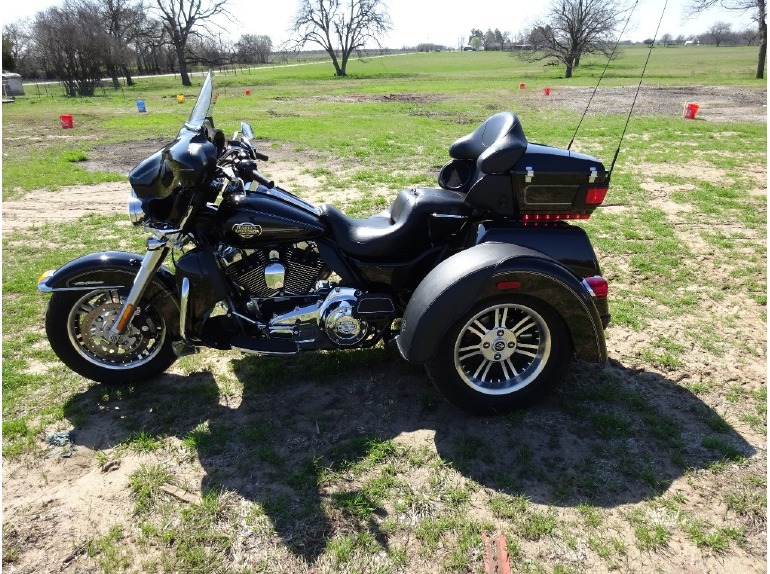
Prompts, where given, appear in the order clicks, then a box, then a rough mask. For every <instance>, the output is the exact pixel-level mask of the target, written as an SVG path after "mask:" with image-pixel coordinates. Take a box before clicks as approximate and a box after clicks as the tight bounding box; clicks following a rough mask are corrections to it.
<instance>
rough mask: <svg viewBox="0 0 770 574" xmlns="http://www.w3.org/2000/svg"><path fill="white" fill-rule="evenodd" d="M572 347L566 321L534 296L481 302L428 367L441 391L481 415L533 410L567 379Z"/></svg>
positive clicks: (446, 339)
mask: <svg viewBox="0 0 770 574" xmlns="http://www.w3.org/2000/svg"><path fill="white" fill-rule="evenodd" d="M572 356H573V346H572V339H571V338H570V335H569V331H568V329H567V326H566V324H565V323H564V320H563V319H562V318H561V316H560V315H559V314H558V313H556V311H554V310H553V308H551V307H550V306H549V305H547V304H545V303H543V302H542V301H540V300H538V299H534V298H530V297H507V298H498V299H489V300H486V301H482V302H480V303H479V304H477V305H476V306H474V307H473V308H472V309H471V310H470V311H468V312H467V313H465V314H464V315H463V316H462V317H461V318H460V319H459V320H458V321H457V322H456V323H455V324H454V326H453V327H452V328H451V329H450V330H449V331H448V332H447V334H446V335H445V336H444V338H443V339H442V340H441V342H440V344H439V348H438V351H437V353H436V356H435V357H434V359H433V360H432V361H430V362H429V363H428V364H427V365H426V369H427V371H428V375H429V376H430V378H431V380H432V381H433V384H434V385H435V387H436V388H437V389H438V391H439V392H440V393H441V394H442V395H443V396H444V397H445V398H446V399H447V400H448V401H449V402H451V403H452V404H454V405H455V406H458V407H460V408H461V409H464V410H466V411H469V412H472V413H476V414H484V415H489V414H502V413H506V412H510V411H511V410H514V409H517V408H521V407H525V406H528V405H530V404H532V403H533V402H534V401H536V400H537V399H539V398H541V397H542V396H543V395H545V394H546V393H547V392H548V391H550V390H551V388H553V386H554V385H555V384H556V383H557V382H558V381H559V380H560V379H561V378H562V377H563V376H564V374H565V373H566V372H567V370H568V369H569V365H570V363H571V361H572Z"/></svg>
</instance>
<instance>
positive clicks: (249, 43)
mask: <svg viewBox="0 0 770 574" xmlns="http://www.w3.org/2000/svg"><path fill="white" fill-rule="evenodd" d="M272 51H273V41H272V40H271V39H270V36H257V35H256V34H244V35H243V36H241V39H240V40H238V43H237V44H236V45H235V54H236V58H237V59H238V62H240V63H241V64H267V62H268V60H269V58H270V53H271V52H272Z"/></svg>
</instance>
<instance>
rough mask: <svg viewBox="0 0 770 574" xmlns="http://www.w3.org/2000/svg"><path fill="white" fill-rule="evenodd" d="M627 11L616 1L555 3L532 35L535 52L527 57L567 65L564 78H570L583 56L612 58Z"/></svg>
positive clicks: (569, 0) (560, 0)
mask: <svg viewBox="0 0 770 574" xmlns="http://www.w3.org/2000/svg"><path fill="white" fill-rule="evenodd" d="M624 12H625V8H624V7H623V6H622V4H621V3H619V2H615V1H613V0H553V2H552V3H551V6H550V8H549V10H548V15H547V16H546V18H545V20H543V21H541V22H539V23H538V24H536V25H535V27H534V29H533V30H532V32H531V33H530V36H529V42H530V43H531V44H533V45H534V47H535V52H534V53H531V54H528V55H527V56H525V57H526V58H528V59H541V60H542V59H551V60H556V61H557V62H560V63H562V64H564V66H565V72H564V77H565V78H571V77H572V71H573V69H574V68H576V67H577V66H578V65H580V58H581V57H582V56H584V55H586V54H592V53H602V54H605V55H607V56H609V54H610V50H611V46H612V40H613V36H614V35H615V34H616V29H617V27H618V24H619V22H620V19H621V16H622V15H623V13H624Z"/></svg>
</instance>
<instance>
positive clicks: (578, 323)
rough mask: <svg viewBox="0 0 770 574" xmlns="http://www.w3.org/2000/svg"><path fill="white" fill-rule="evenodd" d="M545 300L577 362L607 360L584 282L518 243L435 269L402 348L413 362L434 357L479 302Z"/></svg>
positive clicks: (486, 247) (480, 249)
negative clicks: (561, 324) (513, 298)
mask: <svg viewBox="0 0 770 574" xmlns="http://www.w3.org/2000/svg"><path fill="white" fill-rule="evenodd" d="M505 295H510V296H527V297H533V298H536V299H540V300H541V301H543V302H545V303H546V304H548V305H550V306H551V307H553V309H554V310H555V311H556V312H557V313H558V314H559V315H561V317H562V318H563V319H564V322H565V324H566V325H567V327H568V329H569V332H570V335H571V337H572V342H573V345H574V348H575V353H576V355H577V357H578V358H580V359H583V360H585V361H591V362H604V361H606V360H607V348H606V344H605V341H604V331H603V329H602V324H601V320H600V317H599V313H598V312H597V310H596V306H595V305H594V302H593V300H592V298H591V295H590V294H589V293H588V292H587V290H586V289H585V287H584V286H583V285H582V283H581V282H580V281H579V280H578V279H577V278H576V277H575V276H574V275H573V274H572V273H571V272H570V271H569V270H568V269H566V268H565V267H564V266H563V265H561V264H560V263H558V262H557V261H555V260H553V259H551V258H550V257H548V256H546V255H544V254H542V253H539V252H537V251H534V250H532V249H528V248H526V247H521V246H518V245H511V244H508V243H482V244H479V245H476V246H475V247H471V248H470V249H467V250H465V251H463V252H461V253H458V254H457V255H454V256H452V257H450V258H449V259H447V260H445V261H443V262H442V263H441V264H439V265H438V266H436V268H434V269H433V270H432V271H431V272H430V273H429V274H428V276H427V277H426V278H425V279H424V280H423V281H422V283H420V285H419V287H418V288H417V290H416V291H415V292H414V295H412V298H411V299H410V301H409V305H408V306H407V308H406V311H405V313H404V318H403V322H402V325H401V332H400V334H399V336H398V339H397V342H398V348H399V351H400V352H401V355H402V356H403V357H404V358H405V359H406V360H408V361H411V362H415V363H426V362H428V361H430V360H431V359H433V357H434V355H435V353H436V351H437V350H438V346H439V344H440V342H441V338H442V337H443V334H444V333H446V332H447V331H448V330H449V329H451V327H452V326H453V325H454V324H455V323H456V322H457V321H458V320H459V319H460V318H461V317H462V316H463V315H464V314H465V313H466V312H467V311H468V310H470V308H471V307H473V305H475V304H476V303H477V302H478V301H482V300H484V299H489V298H492V297H499V296H505Z"/></svg>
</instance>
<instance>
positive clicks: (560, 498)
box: [2, 47, 767, 574]
mask: <svg viewBox="0 0 770 574" xmlns="http://www.w3.org/2000/svg"><path fill="white" fill-rule="evenodd" d="M755 52H756V50H755V48H739V49H732V48H731V49H713V48H707V47H698V48H697V49H696V48H672V49H656V50H654V53H653V59H652V61H651V67H650V70H649V76H648V78H647V80H646V81H645V83H646V85H648V86H661V87H663V86H679V87H683V86H693V85H696V84H706V85H719V86H730V87H732V89H735V90H755V89H764V88H765V84H764V82H762V83H759V82H756V81H755V80H753V79H752V77H751V76H752V75H753V65H754V64H753V62H754V57H755ZM644 57H645V52H644V51H643V50H641V49H638V48H628V49H625V52H624V57H623V58H621V59H619V60H616V61H614V62H612V63H611V65H610V68H609V75H608V77H607V78H606V81H605V85H607V86H621V85H623V86H630V85H634V84H635V78H636V74H637V73H638V70H639V68H640V67H641V64H642V61H643V58H644ZM703 62H708V64H709V65H708V66H706V65H703ZM600 69H601V64H600V63H599V62H598V61H594V60H589V61H586V62H585V63H584V65H583V66H581V68H580V69H579V70H578V73H577V77H576V78H574V79H573V80H571V81H567V80H564V79H562V78H561V77H560V76H561V75H562V74H563V70H560V69H559V68H558V67H554V66H542V65H540V64H526V63H524V62H521V61H520V60H517V59H516V58H512V57H510V56H506V55H503V54H493V53H489V54H483V53H475V54H422V55H413V56H399V57H397V58H386V59H372V60H370V61H368V62H366V63H360V62H354V63H352V64H351V68H350V71H351V77H349V78H347V79H334V78H331V77H330V74H329V69H327V68H326V67H325V66H322V65H313V66H307V67H296V68H279V69H273V70H267V69H265V70H253V71H252V72H251V73H243V74H241V73H239V74H238V75H237V76H236V75H227V76H225V75H221V76H218V77H217V83H218V85H219V86H220V88H219V92H220V97H219V101H218V103H217V109H216V111H215V118H216V121H217V125H218V126H221V127H222V128H223V129H225V132H226V133H228V132H230V131H232V130H233V129H234V128H235V127H236V126H237V125H238V122H240V121H241V120H243V119H248V120H249V121H252V123H253V125H254V127H255V130H256V132H257V133H258V135H259V138H260V144H261V145H262V146H263V147H264V149H265V151H268V153H270V150H271V149H280V150H282V151H283V152H285V153H290V154H296V157H298V158H301V159H300V160H299V161H303V164H302V165H301V169H302V170H303V171H305V173H306V174H307V175H311V176H312V177H315V178H318V179H319V180H320V181H321V183H322V184H323V186H324V188H325V189H326V190H328V191H329V192H337V193H339V192H343V191H351V190H354V191H352V192H351V193H349V194H348V195H347V196H346V199H345V200H344V203H345V205H344V207H345V208H346V210H347V211H348V213H351V214H353V215H356V216H365V215H368V214H370V213H373V212H376V211H379V210H380V209H382V208H383V207H384V206H386V205H387V204H388V202H389V201H390V200H391V197H392V194H390V195H388V194H387V193H386V192H383V190H394V191H395V190H397V189H400V188H402V187H409V186H413V185H415V186H416V185H425V186H434V185H435V173H436V171H437V170H438V168H439V167H440V166H441V165H442V164H443V163H444V162H445V161H446V159H447V153H446V150H447V146H448V145H449V144H450V143H451V142H452V141H454V139H456V138H457V137H459V136H461V135H463V134H465V133H468V132H469V131H471V130H472V129H473V128H474V127H475V126H476V125H477V123H478V122H480V121H481V120H483V119H484V118H485V117H487V116H488V115H490V114H491V113H493V111H497V110H498V109H500V108H501V107H504V108H511V109H513V110H514V111H517V113H519V114H520V116H521V117H522V122H523V123H524V127H525V130H526V132H527V134H528V136H530V137H531V139H533V141H542V142H545V143H553V144H555V145H563V144H564V143H566V142H567V141H569V138H570V137H571V136H572V130H573V129H574V126H575V125H576V123H577V120H578V119H579V112H578V111H575V110H572V109H567V108H560V107H558V106H553V107H552V108H545V107H543V106H542V105H541V104H542V102H541V104H537V102H535V101H534V100H526V99H525V98H524V95H526V94H521V93H520V92H519V91H518V89H517V88H518V83H519V81H520V80H521V79H522V78H524V79H525V80H526V82H527V90H528V93H529V91H531V90H538V91H539V90H540V89H541V88H542V87H543V86H545V85H549V86H551V87H552V88H553V89H554V91H555V93H556V91H557V90H568V89H572V88H573V87H588V86H592V85H593V84H594V82H595V81H596V79H597V77H598V74H599V73H600ZM200 81H201V80H200V77H199V76H197V75H196V76H195V78H194V82H195V83H196V84H199V82H200ZM469 86H472V89H469ZM246 87H248V88H249V89H251V90H252V96H250V97H246V96H245V95H244V93H243V92H244V88H246ZM178 91H179V89H178V87H177V86H176V85H174V84H173V81H172V80H163V79H153V80H142V81H141V82H140V84H139V85H138V86H136V87H134V88H131V89H124V90H123V91H122V92H120V93H112V92H110V91H106V92H105V94H104V95H101V96H98V97H95V98H90V99H88V100H70V99H65V98H61V97H58V96H51V95H48V96H44V97H39V98H38V97H37V96H36V95H35V93H34V92H33V91H32V90H29V89H28V94H29V95H28V96H27V97H26V98H19V99H18V100H17V102H16V103H15V104H13V105H12V106H6V107H4V109H3V112H4V113H3V137H4V142H3V143H4V146H3V152H4V161H3V176H4V177H3V198H4V199H5V200H6V201H9V200H17V199H20V198H22V197H24V195H25V194H26V193H27V192H29V191H31V190H37V189H47V190H50V192H51V193H52V194H54V193H56V190H57V189H60V187H61V186H65V185H72V184H89V183H95V182H103V181H124V180H125V174H120V173H117V172H112V171H91V168H90V166H91V164H92V163H93V162H94V160H95V159H103V158H104V157H105V156H109V155H110V153H112V150H111V147H110V146H113V147H115V149H116V150H119V146H120V145H122V144H124V143H127V142H135V141H139V140H146V139H152V140H156V139H162V138H171V137H173V135H174V134H175V133H176V131H177V129H178V128H179V126H180V124H181V121H182V120H183V119H184V118H185V117H186V116H187V115H188V114H189V111H190V106H191V105H192V102H193V101H194V95H193V94H194V92H196V91H197V87H194V88H192V89H191V90H189V95H190V96H191V97H189V98H187V101H186V102H185V104H181V105H180V104H178V103H177V102H176V97H175V96H176V94H177V93H178ZM185 93H186V94H187V93H188V92H187V91H186V92H185ZM137 99H144V100H145V101H146V102H147V108H148V110H149V111H148V112H147V113H146V114H139V113H138V112H137V111H136V100H137ZM533 102H535V103H533ZM536 104H537V105H536ZM65 111H66V113H72V114H73V116H74V117H75V129H74V130H61V129H60V128H59V127H58V116H59V114H61V113H63V112H65ZM624 121H625V117H624V116H623V114H622V110H618V113H612V114H609V115H606V114H604V115H601V116H597V115H593V114H589V115H588V116H587V119H586V124H585V126H584V128H583V132H582V133H581V136H580V138H579V143H588V144H590V146H591V147H590V153H592V154H595V155H597V156H598V157H601V158H603V159H605V161H607V160H609V158H611V157H612V153H613V152H614V149H615V146H616V144H617V136H618V135H619V133H620V131H621V130H622V128H623V123H624ZM726 133H729V134H730V135H725V134H726ZM86 136H87V137H86ZM33 138H39V140H37V139H36V140H34V141H35V148H36V155H35V156H34V157H32V156H31V155H30V153H29V149H30V148H29V145H28V143H29V141H32V139H33ZM287 150H288V151H287ZM766 155H767V137H766V125H765V124H764V123H752V122H748V121H735V122H710V121H697V122H686V121H683V120H681V118H678V117H677V118H671V117H669V116H662V115H659V116H655V115H653V116H635V117H634V118H632V121H631V124H630V128H629V137H628V138H627V140H626V143H625V144H624V149H623V151H622V154H621V156H620V160H619V163H618V165H617V168H616V172H615V173H614V174H613V184H612V188H611V190H610V195H609V196H608V203H612V204H613V205H615V206H616V207H615V208H613V209H607V210H598V211H597V213H596V214H595V215H594V217H592V219H591V220H589V221H587V222H584V223H582V224H581V225H582V226H584V228H585V229H586V230H587V232H588V234H589V236H590V237H591V240H592V242H593V244H594V246H595V248H596V251H597V255H598V258H599V261H600V262H601V264H602V269H603V272H604V275H605V276H606V277H607V278H608V279H609V282H610V307H611V312H612V314H613V321H612V323H611V327H610V329H609V331H608V348H609V350H610V357H611V358H612V362H611V363H609V364H608V365H604V366H597V367H594V366H590V365H582V364H576V365H574V366H573V368H572V369H571V371H570V375H569V376H568V378H567V380H566V381H565V382H564V383H563V384H562V385H560V386H559V387H557V389H556V390H555V391H554V393H553V394H552V395H550V396H549V397H548V399H547V400H546V401H545V402H543V403H540V404H539V405H537V406H534V407H532V408H530V409H527V410H526V411H523V412H520V413H516V414H514V415H511V416H509V417H494V418H490V419H480V418H478V417H470V416H466V415H464V414H463V413H461V412H459V411H457V410H455V409H452V408H450V407H448V406H447V405H446V404H445V402H444V401H443V400H442V399H441V398H440V396H439V395H437V394H436V393H435V391H434V390H433V389H432V388H431V387H430V385H429V384H428V382H427V381H426V379H425V377H424V375H423V374H422V370H421V369H419V368H418V367H410V366H409V365H406V364H404V363H403V362H402V361H401V359H400V358H399V356H398V354H397V353H396V352H393V351H389V350H386V349H382V348H375V349H372V350H368V351H345V352H336V353H332V352H328V353H327V352H323V353H315V354H306V355H300V356H298V357H292V358H279V357H272V358H269V357H260V358H255V357H245V358H243V357H238V356H227V355H223V354H221V353H214V352H210V353H209V352H204V353H201V354H200V355H196V356H193V357H187V358H185V359H183V360H181V361H179V362H178V363H176V365H175V366H174V371H173V374H171V375H169V376H168V377H165V378H161V379H158V380H155V381H151V382H147V383H142V384H137V385H132V386H130V387H124V388H118V387H111V386H109V385H104V386H100V385H95V384H92V383H90V382H89V381H85V380H84V379H82V378H80V377H78V376H76V375H74V374H72V373H69V372H66V371H63V370H62V369H61V367H60V365H59V363H58V361H57V359H56V357H55V356H54V354H53V353H52V351H51V350H50V348H49V346H48V344H47V342H46V339H45V334H44V332H43V330H42V325H43V321H44V314H45V306H46V302H47V297H46V296H44V295H42V294H40V293H38V292H36V290H35V282H36V280H37V278H38V276H39V275H40V273H41V272H42V271H44V270H46V269H49V268H55V267H57V266H60V265H61V264H63V263H64V262H66V261H68V260H70V259H72V258H74V257H77V256H79V255H82V254H84V253H88V252H93V251H98V250H101V249H107V248H116V247H117V248H120V249H125V250H129V251H138V252H141V251H142V250H143V239H144V238H143V236H142V234H141V233H137V232H136V231H135V230H134V229H132V228H130V227H129V226H127V225H125V224H124V220H125V217H124V216H123V215H116V216H105V215H92V216H88V217H83V218H80V219H79V220H77V221H74V222H71V223H61V224H43V225H39V226H36V227H34V228H28V229H19V230H14V231H9V232H7V233H6V234H5V235H4V241H3V429H2V430H3V456H4V461H5V462H4V465H5V464H8V465H14V466H13V468H25V465H27V464H28V463H30V461H31V464H32V465H33V466H34V465H40V466H41V467H42V468H43V469H44V470H43V471H42V472H45V476H46V477H48V475H49V474H50V473H49V472H48V469H49V467H48V466H47V465H50V464H53V463H52V462H51V461H52V460H55V461H57V462H58V459H56V457H57V456H58V455H59V453H58V451H57V450H56V449H49V448H48V447H47V446H46V445H45V444H44V442H43V441H42V438H43V437H44V436H45V435H46V434H47V433H49V432H52V431H54V430H59V429H73V430H74V432H75V436H76V437H87V438H85V439H82V440H88V441H92V442H93V443H98V444H80V443H78V445H77V448H76V450H75V453H76V454H77V453H78V451H79V450H85V449H93V450H94V451H95V453H96V454H95V456H90V452H89V453H88V454H89V456H88V457H86V458H85V459H81V463H82V460H86V461H90V462H86V463H85V464H92V465H94V468H86V469H84V472H85V471H96V469H97V468H99V467H102V466H103V465H104V464H105V463H107V462H109V461H115V462H120V461H121V459H124V458H125V459H130V460H135V459H136V458H138V460H139V461H140V466H139V468H138V470H135V471H133V472H131V473H130V475H129V479H128V487H127V490H128V492H129V493H130V495H131V498H130V500H131V511H130V512H129V513H127V514H126V515H123V516H116V517H115V519H116V522H115V524H114V525H113V524H110V525H109V527H105V529H103V530H101V531H99V532H92V533H84V534H83V535H82V539H81V540H80V541H78V544H79V546H78V547H80V548H82V549H83V550H82V551H81V552H82V557H81V558H78V560H83V561H84V563H83V564H77V565H76V567H77V568H81V569H82V570H84V571H86V570H98V571H104V572H111V571H114V572H119V571H125V570H128V569H130V568H131V567H133V568H134V569H137V570H141V571H148V572H149V571H155V572H212V571H216V572H223V573H225V572H226V573H230V572H232V573H236V572H237V573H243V572H260V571H270V572H277V573H279V574H281V573H283V572H298V571H310V570H318V571H330V572H357V571H358V572H404V571H410V572H411V571H431V572H433V571H446V572H466V571H482V570H483V542H482V538H481V536H482V534H487V535H489V536H492V537H494V536H497V535H499V534H501V533H504V534H506V538H507V544H508V552H509V554H510V557H511V563H512V570H513V571H518V572H547V573H551V572H573V571H583V570H581V568H583V569H589V570H590V569H592V568H593V569H596V570H597V571H598V570H612V571H619V572H625V571H629V572H639V571H640V570H639V569H638V568H637V566H635V565H639V564H642V565H643V567H644V568H646V569H647V570H646V571H652V570H655V569H656V568H657V569H665V568H668V567H669V565H670V563H672V562H671V561H672V560H673V559H678V554H676V552H677V550H676V549H678V548H683V549H684V550H685V552H687V555H688V556H696V557H699V559H702V560H703V561H704V563H707V564H708V565H709V566H708V567H709V568H712V569H718V567H719V566H718V564H720V562H719V560H724V559H725V558H728V557H732V556H734V555H735V556H738V555H740V557H742V558H745V559H746V560H749V561H751V563H752V565H755V564H756V565H759V564H760V563H762V565H763V562H764V561H763V559H762V560H760V559H758V558H757V556H759V555H760V554H761V552H758V551H757V550H756V549H757V548H760V547H762V545H763V544H764V539H763V537H762V535H761V533H762V532H764V531H765V530H766V515H767V497H766V479H765V476H766V460H765V458H764V454H763V452H764V450H763V449H764V447H763V446H762V445H763V444H764V443H763V442H762V439H761V437H764V435H765V434H766V428H767V409H766V401H767V398H766V397H767V395H766V388H765V386H764V384H763V382H761V381H759V380H758V379H757V378H756V376H751V375H749V374H748V373H749V372H753V371H751V369H755V368H757V366H762V365H764V361H765V346H766V341H765V340H764V335H763V334H762V329H757V328H752V327H757V326H760V327H764V325H765V324H766V311H765V309H766V265H765V261H766V255H767V254H766V251H767V250H766V221H765V218H766V215H765V214H766V197H765V195H763V194H757V193H756V192H754V193H748V192H747V190H754V189H755V188H757V186H760V187H762V186H763V185H764V184H763V182H759V183H758V182H757V181H755V180H754V179H751V178H750V177H749V175H747V174H749V173H754V172H757V171H761V170H762V169H764V167H765V165H766ZM305 160H306V161H305ZM693 161H696V163H693ZM100 165H103V161H102V162H100ZM269 165H270V164H269V163H268V164H267V166H266V170H268V169H269ZM337 166H343V167H342V169H337ZM706 168H708V169H713V170H721V171H720V172H719V173H720V174H723V176H721V177H719V178H718V180H717V181H714V180H713V178H712V179H706V178H705V176H704V175H703V173H702V172H704V171H706ZM268 173H269V171H268ZM650 189H657V190H658V191H656V192H652V191H650ZM661 189H663V190H666V193H662V192H660V190H661ZM36 197H39V196H36ZM627 341H630V343H629V344H626V342H627ZM726 365H729V368H725V366H726ZM97 429H102V430H100V431H99V432H97ZM103 429H109V432H108V433H106V436H104V435H105V433H104V431H103ZM96 434H98V437H97V438H94V436H95V435H96ZM103 436H104V438H103ZM758 437H759V438H758ZM78 440H80V439H78ZM99 441H104V442H102V443H100V442H99ZM44 457H48V458H44ZM4 470H5V469H4ZM17 472H18V471H17ZM78 472H79V471H78ZM41 476H42V475H41V474H40V473H36V474H35V475H34V479H30V488H32V487H35V486H36V485H35V484H32V483H33V482H34V481H35V480H38V481H41V483H42V482H43V479H42V478H41ZM71 478H75V476H74V475H73V476H72V477H71ZM45 480H50V479H49V478H46V479H45ZM683 483H686V484H687V488H688V490H687V491H686V492H687V496H685V495H684V494H682V491H681V490H679V487H680V486H681V485H682V484H683ZM57 486H58V487H61V488H64V487H63V486H61V485H57ZM175 493H176V494H175ZM185 493H187V494H189V496H186V495H185ZM703 499H706V500H715V501H719V503H721V504H722V508H723V509H725V510H723V511H720V515H719V517H717V516H714V515H713V512H712V511H711V510H712V508H711V506H709V505H706V506H704V505H702V504H701V503H700V502H698V501H702V500H703ZM105 503H107V504H108V503H109V501H106V502H105ZM34 528H35V521H30V520H27V519H26V517H19V516H18V515H16V516H13V515H11V516H10V517H8V518H5V519H4V525H3V536H4V556H3V559H4V564H6V565H8V564H18V563H19V561H21V560H23V559H24V556H25V547H26V543H25V540H29V539H33V538H32V537H34V536H39V533H36V532H34V530H32V531H30V530H24V529H34ZM733 553H735V554H733ZM672 554H673V557H672ZM578 555H579V556H580V557H581V562H580V563H579V564H578V563H576V562H575V559H574V557H575V556H578ZM714 557H716V558H714ZM712 559H715V560H717V561H716V562H715V561H712ZM129 560H130V562H128V561H129ZM238 560H240V561H238ZM85 561H88V563H85ZM131 565H133V566H131ZM759 567H761V566H757V568H759ZM635 568H636V569H635Z"/></svg>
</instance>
